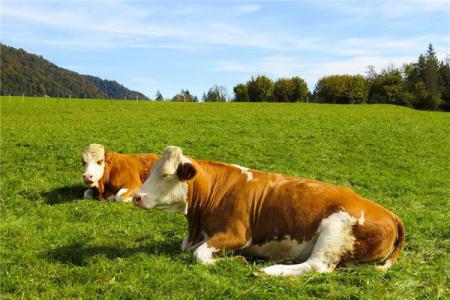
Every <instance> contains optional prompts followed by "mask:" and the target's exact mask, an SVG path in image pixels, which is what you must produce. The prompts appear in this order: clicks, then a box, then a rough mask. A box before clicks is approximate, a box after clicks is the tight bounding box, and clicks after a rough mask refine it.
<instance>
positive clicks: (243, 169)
mask: <svg viewBox="0 0 450 300" xmlns="http://www.w3.org/2000/svg"><path fill="white" fill-rule="evenodd" d="M232 166H233V167H236V168H238V169H239V170H240V171H241V173H242V174H245V175H246V176H247V182H249V181H252V180H253V173H252V172H250V171H249V168H246V167H242V166H240V165H234V164H233V165H232Z"/></svg>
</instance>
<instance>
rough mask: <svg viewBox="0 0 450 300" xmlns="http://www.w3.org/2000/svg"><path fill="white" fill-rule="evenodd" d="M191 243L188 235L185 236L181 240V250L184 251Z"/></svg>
mask: <svg viewBox="0 0 450 300" xmlns="http://www.w3.org/2000/svg"><path fill="white" fill-rule="evenodd" d="M190 246H191V243H190V242H189V235H187V236H185V237H184V239H183V241H182V242H181V251H183V252H185V251H187V250H188V249H189V247H190Z"/></svg>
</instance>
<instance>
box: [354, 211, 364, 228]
mask: <svg viewBox="0 0 450 300" xmlns="http://www.w3.org/2000/svg"><path fill="white" fill-rule="evenodd" d="M365 222H366V218H365V217H364V211H363V210H361V217H359V219H358V220H357V222H356V223H357V224H358V225H361V226H362V225H364V223H365Z"/></svg>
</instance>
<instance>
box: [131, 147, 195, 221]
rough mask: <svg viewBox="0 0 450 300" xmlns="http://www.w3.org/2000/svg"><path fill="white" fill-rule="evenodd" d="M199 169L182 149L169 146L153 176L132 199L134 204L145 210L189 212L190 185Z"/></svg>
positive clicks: (157, 163) (156, 166) (154, 167)
mask: <svg viewBox="0 0 450 300" xmlns="http://www.w3.org/2000/svg"><path fill="white" fill-rule="evenodd" d="M195 174H196V170H195V168H194V166H193V165H192V162H191V161H190V160H189V159H188V158H186V157H185V156H184V155H183V153H182V151H181V149H180V148H179V147H175V146H169V147H167V148H166V149H165V150H164V154H163V155H162V156H161V158H160V159H159V160H158V161H157V162H155V164H154V165H153V168H152V170H151V172H150V177H149V178H148V179H147V180H146V181H145V182H144V184H143V185H142V187H141V188H140V189H139V191H138V192H137V193H136V194H135V195H134V196H133V203H134V204H135V205H136V206H138V207H140V208H143V209H151V208H154V209H160V210H165V211H179V212H185V211H186V207H187V204H186V198H187V194H188V184H187V183H186V180H189V179H191V178H193V177H194V176H195Z"/></svg>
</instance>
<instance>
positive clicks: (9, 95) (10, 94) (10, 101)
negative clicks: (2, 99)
mask: <svg viewBox="0 0 450 300" xmlns="http://www.w3.org/2000/svg"><path fill="white" fill-rule="evenodd" d="M9 103H11V94H9Z"/></svg>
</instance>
